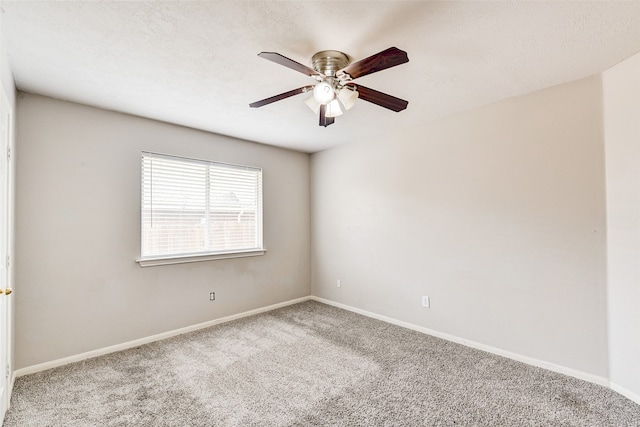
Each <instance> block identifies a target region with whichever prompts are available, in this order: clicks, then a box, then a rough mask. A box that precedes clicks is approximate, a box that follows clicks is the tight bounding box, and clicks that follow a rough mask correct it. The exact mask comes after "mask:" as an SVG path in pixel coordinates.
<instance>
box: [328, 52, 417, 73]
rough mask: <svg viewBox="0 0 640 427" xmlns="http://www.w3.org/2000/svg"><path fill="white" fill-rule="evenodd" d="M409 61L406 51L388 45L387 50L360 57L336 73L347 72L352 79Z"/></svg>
mask: <svg viewBox="0 0 640 427" xmlns="http://www.w3.org/2000/svg"><path fill="white" fill-rule="evenodd" d="M405 62H409V57H408V56H407V52H405V51H404V50H400V49H398V48H397V47H390V48H389V49H387V50H383V51H382V52H379V53H376V54H375V55H371V56H370V57H368V58H365V59H362V60H360V61H358V62H354V63H353V64H350V65H348V66H346V67H344V68H343V69H342V70H338V72H337V75H340V74H342V73H346V74H349V75H350V76H351V78H352V79H357V78H358V77H362V76H366V75H367V74H372V73H375V72H377V71H381V70H386V69H387V68H391V67H395V66H396V65H400V64H404V63H405Z"/></svg>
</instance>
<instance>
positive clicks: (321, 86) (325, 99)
mask: <svg viewBox="0 0 640 427" xmlns="http://www.w3.org/2000/svg"><path fill="white" fill-rule="evenodd" d="M313 97H314V98H315V100H316V101H318V103H320V104H323V105H327V104H328V103H330V102H331V101H333V99H334V98H335V97H336V93H335V91H334V90H333V86H331V85H330V84H329V83H327V82H324V81H323V82H320V83H318V84H317V85H316V86H315V87H314V88H313Z"/></svg>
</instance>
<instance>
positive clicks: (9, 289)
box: [0, 288, 13, 295]
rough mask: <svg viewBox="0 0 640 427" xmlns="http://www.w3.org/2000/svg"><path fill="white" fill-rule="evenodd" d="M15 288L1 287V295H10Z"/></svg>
mask: <svg viewBox="0 0 640 427" xmlns="http://www.w3.org/2000/svg"><path fill="white" fill-rule="evenodd" d="M11 292H13V290H12V289H11V288H4V289H0V295H10V294H11Z"/></svg>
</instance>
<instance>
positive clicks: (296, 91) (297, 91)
mask: <svg viewBox="0 0 640 427" xmlns="http://www.w3.org/2000/svg"><path fill="white" fill-rule="evenodd" d="M310 90H313V85H310V86H303V87H299V88H298V89H293V90H290V91H289V92H285V93H281V94H280V95H275V96H272V97H270V98H266V99H263V100H262V101H256V102H252V103H251V104H249V107H251V108H258V107H262V106H264V105H267V104H271V103H272V102H276V101H280V100H281V99H285V98H289V97H290V96H294V95H298V94H301V93H305V92H308V91H310Z"/></svg>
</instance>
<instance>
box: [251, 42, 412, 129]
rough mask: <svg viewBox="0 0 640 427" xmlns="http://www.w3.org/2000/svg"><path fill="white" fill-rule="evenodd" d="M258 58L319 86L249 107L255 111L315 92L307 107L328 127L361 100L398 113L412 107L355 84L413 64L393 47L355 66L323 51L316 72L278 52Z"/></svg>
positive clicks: (316, 57)
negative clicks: (297, 74) (306, 77)
mask: <svg viewBox="0 0 640 427" xmlns="http://www.w3.org/2000/svg"><path fill="white" fill-rule="evenodd" d="M258 56H260V57H261V58H264V59H267V60H269V61H272V62H275V63H276V64H280V65H284V66H285V67H288V68H291V69H292V70H296V71H298V72H300V73H303V74H306V75H308V76H310V77H313V78H314V79H316V80H317V83H315V84H313V85H308V86H303V87H300V88H297V89H293V90H290V91H288V92H284V93H281V94H279V95H275V96H272V97H270V98H266V99H263V100H261V101H256V102H253V103H251V104H249V107H252V108H257V107H262V106H264V105H267V104H271V103H272V102H276V101H280V100H281V99H285V98H289V97H290V96H294V95H298V94H301V93H307V92H313V96H312V97H310V98H309V99H307V100H306V101H305V104H307V106H308V107H309V108H311V110H312V111H314V112H315V113H316V114H318V113H319V114H320V123H319V124H320V126H324V127H327V126H329V125H330V124H332V123H333V122H334V121H335V118H336V117H337V116H340V115H342V113H343V108H344V109H345V110H348V109H350V108H351V107H352V106H353V104H354V103H355V102H356V100H357V99H358V98H360V99H363V100H365V101H368V102H371V103H373V104H376V105H379V106H381V107H384V108H388V109H389V110H392V111H395V112H398V111H402V110H404V109H405V108H407V105H408V104H409V102H407V101H405V100H403V99H400V98H396V97H395V96H391V95H387V94H386V93H382V92H378V91H377V90H373V89H370V88H368V87H365V86H362V85H359V84H356V83H353V82H352V80H354V79H357V78H358V77H362V76H366V75H367V74H372V73H375V72H378V71H381V70H385V69H387V68H391V67H395V66H396V65H400V64H404V63H405V62H409V57H408V56H407V52H405V51H403V50H400V49H398V48H397V47H390V48H389V49H386V50H383V51H382V52H379V53H376V54H375V55H371V56H369V57H368V58H365V59H362V60H360V61H358V62H354V63H351V60H350V59H349V57H348V56H347V55H346V54H344V53H342V52H339V51H337V50H323V51H321V52H318V53H316V54H315V55H313V57H312V58H311V63H312V64H313V68H309V67H307V66H306V65H303V64H300V63H299V62H296V61H294V60H292V59H289V58H287V57H285V56H282V55H280V54H279V53H276V52H261V53H259V54H258Z"/></svg>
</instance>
